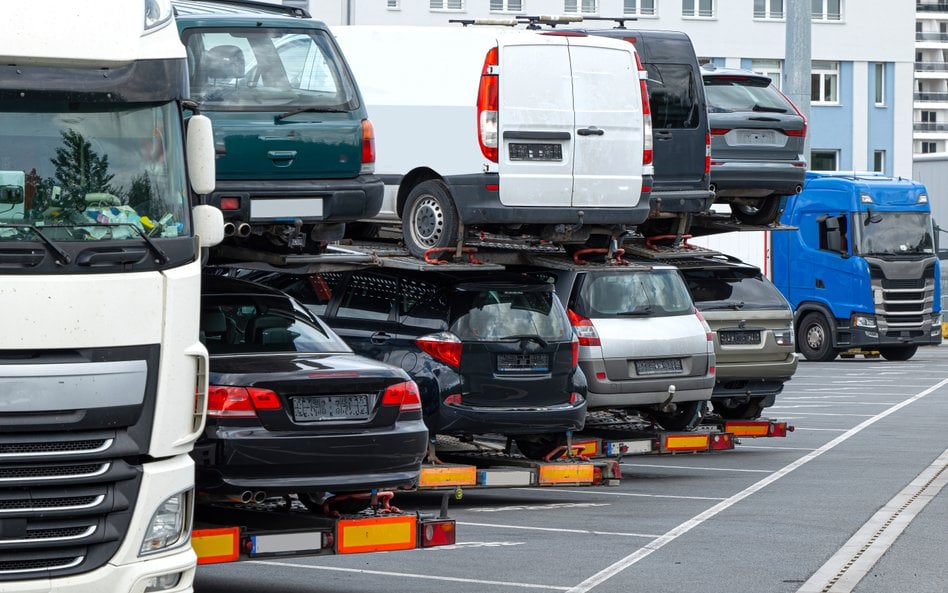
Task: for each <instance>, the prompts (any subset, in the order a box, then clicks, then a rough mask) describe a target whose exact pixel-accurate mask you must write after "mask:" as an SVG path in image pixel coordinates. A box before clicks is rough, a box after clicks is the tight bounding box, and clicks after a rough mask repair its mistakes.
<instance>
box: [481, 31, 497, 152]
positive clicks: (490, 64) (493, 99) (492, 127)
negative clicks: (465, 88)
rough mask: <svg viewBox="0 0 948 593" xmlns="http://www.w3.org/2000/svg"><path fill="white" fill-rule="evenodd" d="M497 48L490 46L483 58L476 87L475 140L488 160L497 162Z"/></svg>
mask: <svg viewBox="0 0 948 593" xmlns="http://www.w3.org/2000/svg"><path fill="white" fill-rule="evenodd" d="M497 69H498V62H497V48H496V47H492V48H490V49H489V50H488V51H487V56H486V57H485V58H484V68H483V69H482V70H481V82H480V86H479V87H478V89H477V140H478V142H479V143H480V145H481V152H482V153H483V154H484V157H485V158H487V160H489V161H493V162H495V163H496V162H497V126H498V123H497V110H498V103H499V91H498V84H499V77H498V76H497Z"/></svg>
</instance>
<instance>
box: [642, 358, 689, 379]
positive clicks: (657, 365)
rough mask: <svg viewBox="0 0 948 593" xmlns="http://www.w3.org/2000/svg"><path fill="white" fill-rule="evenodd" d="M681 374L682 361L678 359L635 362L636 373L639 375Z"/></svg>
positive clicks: (654, 359)
mask: <svg viewBox="0 0 948 593" xmlns="http://www.w3.org/2000/svg"><path fill="white" fill-rule="evenodd" d="M680 372H681V360H680V359H678V358H652V359H650V360H636V361H635V373H636V374H638V375H661V374H664V373H680Z"/></svg>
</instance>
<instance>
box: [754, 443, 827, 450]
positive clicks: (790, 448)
mask: <svg viewBox="0 0 948 593" xmlns="http://www.w3.org/2000/svg"><path fill="white" fill-rule="evenodd" d="M741 449H781V450H783V451H816V447H781V446H780V445H745V444H744V443H741Z"/></svg>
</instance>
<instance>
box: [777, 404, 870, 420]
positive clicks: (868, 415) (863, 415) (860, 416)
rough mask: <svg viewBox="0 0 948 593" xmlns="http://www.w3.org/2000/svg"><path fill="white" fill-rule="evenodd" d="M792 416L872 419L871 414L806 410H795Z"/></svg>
mask: <svg viewBox="0 0 948 593" xmlns="http://www.w3.org/2000/svg"><path fill="white" fill-rule="evenodd" d="M796 407H797V408H802V407H803V406H796ZM794 414H799V415H800V416H855V417H857V418H872V417H873V415H872V414H845V413H844V414H838V413H833V412H808V411H806V410H796V411H794Z"/></svg>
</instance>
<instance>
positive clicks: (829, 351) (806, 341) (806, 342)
mask: <svg viewBox="0 0 948 593" xmlns="http://www.w3.org/2000/svg"><path fill="white" fill-rule="evenodd" d="M797 344H799V345H800V353H801V354H803V357H804V358H806V359H807V360H810V361H813V362H829V361H831V360H833V359H834V358H836V354H837V352H836V350H834V349H833V335H832V331H831V330H830V325H829V322H828V321H826V317H824V316H823V314H822V313H807V314H806V315H805V316H804V317H803V321H801V322H800V327H799V328H798V329H797Z"/></svg>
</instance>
